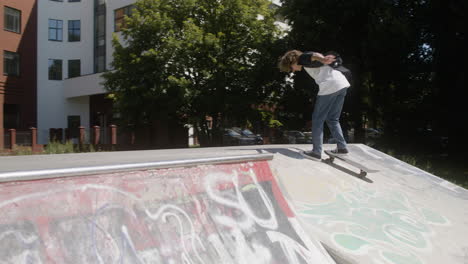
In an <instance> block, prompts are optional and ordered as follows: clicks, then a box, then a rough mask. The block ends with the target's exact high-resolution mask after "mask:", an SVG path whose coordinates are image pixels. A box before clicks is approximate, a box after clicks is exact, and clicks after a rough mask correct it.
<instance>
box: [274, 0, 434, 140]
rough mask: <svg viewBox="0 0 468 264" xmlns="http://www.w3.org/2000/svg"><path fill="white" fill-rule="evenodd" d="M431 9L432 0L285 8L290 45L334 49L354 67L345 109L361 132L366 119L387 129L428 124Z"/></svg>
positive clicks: (303, 0)
mask: <svg viewBox="0 0 468 264" xmlns="http://www.w3.org/2000/svg"><path fill="white" fill-rule="evenodd" d="M429 9H430V1H387V0H375V1H374V0H372V1H361V0H349V1H339V0H327V1H319V0H291V1H284V5H283V8H282V12H283V14H284V15H285V17H286V18H288V19H289V20H290V21H291V23H292V24H293V29H292V31H291V33H290V35H289V38H288V42H289V46H290V47H291V48H298V49H302V50H312V51H319V52H326V51H328V50H336V51H338V52H339V53H340V54H341V55H342V56H343V58H344V62H345V66H347V67H349V68H351V70H352V72H353V77H354V84H353V85H352V87H351V89H350V90H349V93H348V94H349V95H348V98H347V103H346V105H345V111H347V112H349V113H350V115H351V118H352V120H353V122H354V127H355V130H356V133H361V132H360V131H359V130H360V129H362V127H364V124H363V122H365V123H367V125H368V126H371V127H382V128H385V130H386V131H389V132H390V131H397V130H400V131H407V130H408V128H410V129H414V128H415V127H422V126H424V125H425V124H427V123H428V122H430V121H429V120H430V119H431V111H428V110H430V107H431V104H432V99H431V98H432V94H433V91H432V89H433V85H432V84H431V72H430V70H431V62H432V61H433V57H432V56H433V53H432V51H431V49H429V48H428V46H427V45H428V44H430V40H431V39H430V33H429V32H428V26H429V23H430V19H429V18H428V16H427V13H428V10H429ZM296 85H298V86H299V87H300V89H302V90H306V89H309V90H310V89H312V87H310V85H309V84H307V83H298V84H296ZM284 105H285V107H286V106H287V105H286V103H285V104H284ZM285 109H286V108H285ZM295 112H298V110H295Z"/></svg>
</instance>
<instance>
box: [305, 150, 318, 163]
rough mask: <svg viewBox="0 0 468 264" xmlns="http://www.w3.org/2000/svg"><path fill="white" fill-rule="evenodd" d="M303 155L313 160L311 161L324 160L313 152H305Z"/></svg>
mask: <svg viewBox="0 0 468 264" xmlns="http://www.w3.org/2000/svg"><path fill="white" fill-rule="evenodd" d="M303 154H304V157H306V158H308V159H311V160H317V161H320V160H322V156H321V155H319V154H317V153H314V152H312V151H304V152H303Z"/></svg>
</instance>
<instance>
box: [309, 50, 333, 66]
mask: <svg viewBox="0 0 468 264" xmlns="http://www.w3.org/2000/svg"><path fill="white" fill-rule="evenodd" d="M314 60H316V61H320V62H321V63H323V64H325V65H328V64H331V63H332V62H334V61H335V60H336V59H335V56H333V55H327V56H323V55H322V54H321V53H318V52H314V54H313V56H312V61H314Z"/></svg>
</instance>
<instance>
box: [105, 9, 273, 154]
mask: <svg viewBox="0 0 468 264" xmlns="http://www.w3.org/2000/svg"><path fill="white" fill-rule="evenodd" d="M269 3H270V2H269V1H268V0H222V1H213V0H141V1H138V2H137V3H136V4H135V8H134V10H133V13H132V16H131V17H129V18H126V20H125V21H126V22H125V25H126V27H125V28H124V29H123V30H122V36H121V38H119V37H118V36H114V40H113V46H114V48H115V51H114V61H113V62H112V67H113V71H109V72H107V73H106V74H104V78H105V79H106V81H105V87H106V88H107V90H108V91H109V92H110V93H111V95H112V97H113V99H114V101H115V105H116V107H117V111H118V112H120V113H121V115H122V117H123V118H124V120H126V121H127V122H132V123H135V124H142V123H149V124H151V123H152V122H153V121H154V120H156V119H167V118H171V119H178V120H181V122H189V123H191V124H193V125H194V126H195V128H196V130H197V131H198V136H199V137H200V139H201V143H202V144H203V145H210V144H218V143H219V142H220V139H221V133H220V132H221V131H222V129H223V127H224V126H225V125H229V124H230V123H242V122H246V121H247V120H249V119H250V118H252V117H258V115H259V112H258V110H257V109H256V107H254V106H255V105H258V104H260V103H262V102H264V101H265V99H266V98H268V94H269V93H271V87H272V86H273V84H272V83H273V82H274V81H271V78H263V77H261V78H259V74H260V73H262V74H264V73H265V72H267V71H268V69H265V68H264V66H265V65H266V64H267V61H270V63H271V56H270V54H271V52H270V50H271V49H272V47H273V46H274V42H275V40H276V39H277V29H276V27H275V25H274V11H273V10H272V9H270V8H269ZM123 43H124V44H123ZM270 68H271V67H270ZM207 116H211V117H212V118H213V126H212V127H209V126H208V125H207V122H206V118H207Z"/></svg>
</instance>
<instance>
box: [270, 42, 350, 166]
mask: <svg viewBox="0 0 468 264" xmlns="http://www.w3.org/2000/svg"><path fill="white" fill-rule="evenodd" d="M332 66H333V67H335V68H338V67H341V69H343V68H344V67H342V66H341V58H339V57H337V54H330V55H326V56H324V55H322V54H320V53H318V52H306V53H303V52H301V51H299V50H290V51H288V52H286V53H285V54H284V55H283V56H282V57H281V58H280V60H279V62H278V67H279V69H280V70H281V71H283V72H296V71H301V70H302V69H304V70H305V71H306V72H307V73H308V74H309V75H310V76H311V77H312V78H313V79H314V80H315V82H316V83H317V85H318V86H319V92H318V94H317V99H316V101H315V106H314V112H313V113H312V145H313V149H312V151H310V152H305V153H304V154H305V155H306V156H307V157H308V158H310V159H313V160H321V159H322V145H323V126H324V123H325V122H327V125H328V128H329V129H330V132H331V134H332V136H333V138H334V139H335V140H336V141H337V149H335V150H333V151H332V152H334V153H336V154H347V153H348V148H347V144H346V141H345V139H344V137H343V131H342V130H341V126H340V122H339V120H340V115H341V110H342V109H343V104H344V99H345V96H346V92H347V88H349V87H350V84H349V82H348V80H347V79H346V77H345V75H344V74H343V73H342V72H341V71H338V70H337V69H335V68H333V67H332ZM344 69H345V70H347V69H346V68H344Z"/></svg>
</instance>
